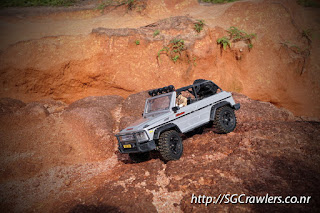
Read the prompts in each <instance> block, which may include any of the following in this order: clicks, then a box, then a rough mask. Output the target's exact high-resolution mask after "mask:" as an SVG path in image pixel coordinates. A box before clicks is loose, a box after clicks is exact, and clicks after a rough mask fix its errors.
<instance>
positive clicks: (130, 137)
mask: <svg viewBox="0 0 320 213" xmlns="http://www.w3.org/2000/svg"><path fill="white" fill-rule="evenodd" d="M134 140H135V139H134V136H133V135H132V134H130V135H122V136H120V141H121V142H125V141H134Z"/></svg>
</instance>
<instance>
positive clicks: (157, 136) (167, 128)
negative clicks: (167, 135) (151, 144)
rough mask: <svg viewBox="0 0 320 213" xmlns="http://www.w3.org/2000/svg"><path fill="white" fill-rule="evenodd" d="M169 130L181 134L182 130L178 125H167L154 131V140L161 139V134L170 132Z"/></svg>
mask: <svg viewBox="0 0 320 213" xmlns="http://www.w3.org/2000/svg"><path fill="white" fill-rule="evenodd" d="M168 130H175V131H177V132H179V133H181V130H180V128H179V127H178V126H177V125H176V124H173V123H170V124H166V125H164V126H161V127H159V128H157V129H156V130H155V131H154V135H153V139H155V140H157V139H159V137H160V135H161V133H163V132H165V131H168Z"/></svg>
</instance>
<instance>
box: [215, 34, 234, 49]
mask: <svg viewBox="0 0 320 213" xmlns="http://www.w3.org/2000/svg"><path fill="white" fill-rule="evenodd" d="M217 43H218V44H220V45H221V47H223V49H224V50H227V47H228V46H229V47H230V48H231V43H230V40H229V38H227V37H226V36H223V37H222V38H218V39H217Z"/></svg>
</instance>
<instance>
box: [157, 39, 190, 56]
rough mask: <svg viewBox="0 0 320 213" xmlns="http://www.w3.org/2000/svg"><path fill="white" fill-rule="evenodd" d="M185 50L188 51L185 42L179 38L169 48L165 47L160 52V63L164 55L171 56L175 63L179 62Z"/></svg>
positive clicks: (171, 42)
mask: <svg viewBox="0 0 320 213" xmlns="http://www.w3.org/2000/svg"><path fill="white" fill-rule="evenodd" d="M184 50H186V48H185V45H184V40H182V39H177V38H175V39H172V40H171V41H170V42H169V45H168V46H164V47H163V48H162V49H161V50H159V51H158V60H159V61H160V55H161V54H163V53H164V54H166V55H167V56H169V57H170V58H171V60H172V61H173V62H177V60H178V59H180V58H181V53H182V51H184Z"/></svg>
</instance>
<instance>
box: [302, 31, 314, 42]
mask: <svg viewBox="0 0 320 213" xmlns="http://www.w3.org/2000/svg"><path fill="white" fill-rule="evenodd" d="M312 31H313V30H312V29H306V30H302V32H301V36H302V37H303V38H306V39H307V40H308V45H311V42H312Z"/></svg>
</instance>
